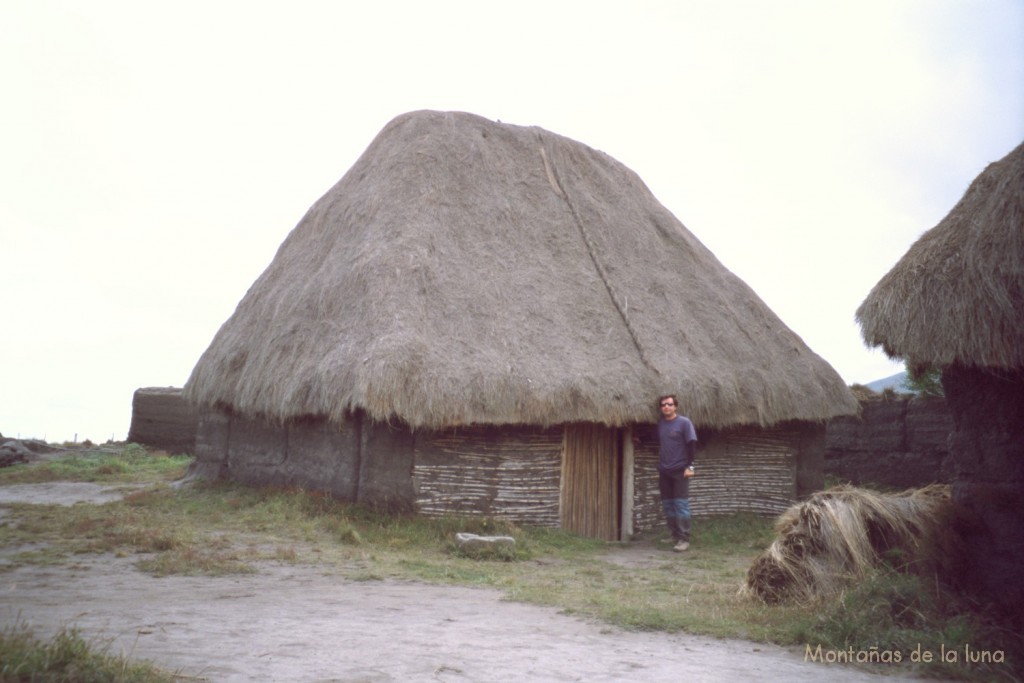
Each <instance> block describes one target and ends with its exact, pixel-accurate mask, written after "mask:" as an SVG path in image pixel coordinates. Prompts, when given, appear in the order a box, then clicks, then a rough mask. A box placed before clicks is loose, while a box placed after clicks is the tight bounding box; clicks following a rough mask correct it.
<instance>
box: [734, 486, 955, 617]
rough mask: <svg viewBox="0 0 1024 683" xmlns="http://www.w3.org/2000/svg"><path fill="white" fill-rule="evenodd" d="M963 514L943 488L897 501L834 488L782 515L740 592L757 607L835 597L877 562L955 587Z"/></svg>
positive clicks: (899, 497)
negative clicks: (756, 601)
mask: <svg viewBox="0 0 1024 683" xmlns="http://www.w3.org/2000/svg"><path fill="white" fill-rule="evenodd" d="M962 514H963V513H962V512H961V511H960V510H959V508H958V507H957V506H956V505H955V503H953V500H952V495H951V491H950V487H949V486H946V485H939V484H933V485H931V486H928V487H925V488H921V489H909V490H907V491H904V492H902V493H898V494H884V493H877V492H874V491H869V490H866V489H859V488H854V487H845V486H844V487H836V488H832V489H829V490H827V491H822V492H820V493H817V494H815V495H813V496H812V497H811V498H809V499H808V500H807V501H805V502H803V503H800V504H797V505H794V506H793V507H791V508H789V509H788V510H787V511H786V512H784V513H783V514H782V515H781V516H780V517H779V520H778V523H777V524H776V530H777V532H778V537H777V538H776V539H775V541H774V542H773V543H772V544H771V546H770V547H769V548H768V549H767V550H766V551H765V552H764V553H762V554H761V555H760V556H759V557H758V558H757V559H755V560H754V563H753V564H752V565H751V567H750V569H749V570H748V572H747V584H746V590H747V592H749V593H751V594H753V595H755V596H757V597H759V598H760V599H762V600H764V601H765V602H770V603H775V602H783V601H814V600H818V599H822V598H827V597H830V596H833V595H836V594H838V593H839V592H840V591H841V590H842V589H843V588H844V587H845V586H847V585H848V584H849V583H850V582H851V581H854V580H856V579H857V578H859V577H862V576H863V575H864V573H865V572H866V571H867V570H869V569H871V568H873V567H877V566H879V565H880V564H881V563H882V562H883V561H886V562H888V563H890V564H893V565H894V566H896V567H897V568H899V569H901V570H904V571H910V572H916V573H922V574H931V573H938V574H939V575H941V576H942V577H943V578H945V579H947V580H950V581H953V582H955V580H956V578H957V577H958V575H959V574H960V571H961V570H960V566H961V565H962V561H963V551H962V549H961V540H960V535H961V529H962V528H963V524H964V518H962V517H961V515H962Z"/></svg>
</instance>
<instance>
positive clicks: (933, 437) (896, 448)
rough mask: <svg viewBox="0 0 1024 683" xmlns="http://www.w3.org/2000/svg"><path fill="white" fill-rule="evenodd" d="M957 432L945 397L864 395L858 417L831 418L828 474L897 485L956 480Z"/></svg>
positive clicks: (860, 482)
mask: <svg viewBox="0 0 1024 683" xmlns="http://www.w3.org/2000/svg"><path fill="white" fill-rule="evenodd" d="M952 432H953V418H952V415H951V414H950V411H949V407H948V406H947V404H946V400H945V399H944V398H917V397H910V396H907V397H903V396H900V397H898V398H891V397H889V398H887V397H883V396H881V395H880V396H878V397H877V398H875V397H872V398H869V399H863V400H861V415H860V416H859V417H856V416H844V417H839V418H835V419H833V420H830V421H829V422H828V425H827V427H826V430H825V474H826V476H831V477H835V478H837V479H840V480H842V481H844V482H849V483H851V484H854V485H868V484H870V485H881V486H890V487H895V488H911V487H916V486H925V485H927V484H931V483H936V482H938V483H951V482H952V481H953V476H954V471H953V464H952V459H951V458H950V455H949V437H950V434H951V433H952Z"/></svg>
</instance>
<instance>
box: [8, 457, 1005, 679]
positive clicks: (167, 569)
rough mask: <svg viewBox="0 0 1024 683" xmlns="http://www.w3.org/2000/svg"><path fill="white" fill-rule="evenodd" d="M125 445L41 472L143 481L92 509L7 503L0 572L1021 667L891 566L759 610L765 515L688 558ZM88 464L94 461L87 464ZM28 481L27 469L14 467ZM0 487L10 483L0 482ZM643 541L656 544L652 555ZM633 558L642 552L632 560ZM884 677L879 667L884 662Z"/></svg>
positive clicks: (980, 674)
mask: <svg viewBox="0 0 1024 683" xmlns="http://www.w3.org/2000/svg"><path fill="white" fill-rule="evenodd" d="M125 450H126V451H128V452H127V453H126V454H125V457H123V458H122V459H121V461H120V462H121V464H120V465H119V466H114V465H111V463H110V462H109V461H107V460H105V459H103V458H100V457H96V458H94V459H90V458H91V456H90V458H86V457H84V456H76V457H78V459H79V462H77V463H75V464H73V465H69V466H65V467H61V468H57V469H54V468H50V469H48V472H49V474H47V475H45V476H47V477H49V476H53V474H54V473H55V472H59V473H63V474H62V475H61V476H64V475H68V474H69V473H74V476H76V477H82V476H96V477H101V478H102V477H106V478H108V479H101V480H105V481H111V480H114V479H117V478H121V477H123V478H124V479H117V480H120V481H134V482H137V483H149V484H151V486H149V487H147V488H144V489H142V490H140V491H137V492H134V493H131V494H129V495H127V496H126V497H125V498H124V499H123V500H121V501H119V502H113V503H107V504H105V505H100V506H97V505H75V506H70V507H62V506H39V505H11V506H8V511H9V515H8V516H7V517H6V519H5V520H4V523H0V547H4V546H6V547H10V548H17V547H23V548H24V550H23V551H21V552H18V553H12V554H9V555H8V556H7V557H6V558H0V559H2V560H3V561H0V569H2V568H4V566H5V565H4V563H3V562H6V563H7V565H6V566H15V565H24V564H30V563H38V564H45V563H54V562H60V561H64V562H75V561H78V560H77V559H76V558H80V557H81V556H82V555H84V554H103V553H112V554H114V555H118V556H121V557H131V558H133V559H134V560H135V562H136V565H137V566H138V567H139V569H140V570H142V571H146V572H149V573H152V574H154V575H169V574H189V575H194V574H202V575H223V574H244V573H247V572H252V571H258V568H259V563H261V562H287V563H306V564H316V565H318V566H322V567H323V568H324V569H325V570H329V571H331V572H332V573H333V574H337V575H338V576H341V577H345V578H347V579H349V580H353V581H380V580H388V579H401V580H420V581H426V582H431V583H437V584H457V585H466V586H483V587H488V588H493V589H497V590H500V591H501V592H502V593H503V594H504V595H505V596H507V598H508V599H510V600H518V601H524V602H530V603H534V604H540V605H549V606H553V607H556V608H558V609H561V610H562V611H564V612H566V613H568V614H576V615H580V616H584V617H587V618H593V619H598V620H601V621H604V622H606V623H609V624H614V625H618V626H621V627H624V628H628V629H635V630H655V631H686V632H690V633H697V634H704V635H709V636H714V637H728V638H746V639H750V640H754V641H760V642H773V643H779V644H783V645H796V646H798V647H801V648H803V647H805V646H811V647H817V646H819V645H820V646H821V647H822V648H823V649H826V650H832V651H840V650H844V651H848V650H850V649H851V648H852V649H853V650H858V651H868V650H870V648H873V647H874V648H880V649H891V650H896V649H898V650H900V651H901V653H902V656H903V663H902V664H901V666H903V667H904V668H905V667H906V666H907V665H908V660H909V656H910V653H911V652H912V650H913V648H914V647H917V646H918V645H920V647H921V648H923V649H925V650H929V649H930V650H933V651H935V652H938V651H939V648H941V647H946V648H947V649H948V648H949V647H955V648H959V650H960V652H961V655H960V656H961V660H960V661H959V662H957V663H952V664H951V663H942V662H933V665H932V666H930V667H927V668H926V669H925V670H924V671H925V673H926V674H927V675H932V676H943V677H952V678H958V679H968V680H970V679H974V680H1001V679H1000V678H999V677H1000V676H1003V677H1004V679H1005V680H1014V679H1013V678H1012V675H1013V674H1012V672H1014V671H1019V668H1018V667H1019V665H1016V664H1011V663H1010V661H1009V660H1010V658H1011V657H1013V658H1016V659H1014V662H1019V657H1020V654H1019V653H1020V646H1019V636H1013V635H1007V632H1005V630H1001V629H1000V627H999V626H998V625H996V624H989V623H987V622H986V621H985V620H984V618H983V617H981V616H979V615H978V613H977V612H976V611H975V610H973V606H971V605H968V604H965V603H963V602H962V601H959V600H957V599H955V596H950V595H948V594H946V593H944V592H942V591H941V590H940V589H938V588H937V587H936V586H934V585H928V584H927V582H923V581H921V580H920V579H916V578H913V577H908V576H906V575H903V574H899V573H896V572H892V571H880V572H878V573H875V574H871V575H869V576H868V577H867V578H866V579H865V580H864V581H861V582H859V583H858V584H856V585H855V586H854V587H853V588H851V589H850V590H848V591H846V592H845V593H844V594H843V595H842V596H841V597H840V598H839V599H837V600H834V601H830V602H826V603H818V604H802V605H766V604H763V603H761V602H759V601H757V600H753V599H750V598H749V597H746V596H744V595H741V592H740V588H741V586H742V585H743V583H744V582H745V580H746V574H747V570H748V569H749V567H750V565H751V563H752V561H753V559H754V558H755V557H756V556H757V555H758V554H759V553H761V552H762V551H763V550H764V549H765V548H767V547H768V546H769V545H770V543H771V542H772V540H774V530H773V522H774V520H772V519H768V518H764V517H758V516H755V515H733V516H728V517H719V518H710V519H698V520H696V521H695V525H694V535H693V539H692V540H693V545H692V547H691V549H690V551H688V552H686V553H673V552H671V551H670V550H669V548H670V546H668V545H657V544H656V543H655V542H656V541H657V540H659V539H658V538H656V537H648V538H642V539H639V540H637V541H635V542H630V543H622V544H609V543H605V542H603V541H597V540H593V539H585V538H581V537H579V536H576V535H573V534H570V533H566V532H563V531H561V530H558V529H539V528H526V527H519V526H517V525H515V524H511V523H508V522H505V521H502V520H495V519H481V518H460V517H443V518H426V517H419V516H415V515H393V514H384V513H381V512H378V511H376V510H373V509H370V508H367V507H363V506H359V505H350V504H345V503H341V502H339V501H336V500H334V499H333V498H330V497H329V496H326V495H323V494H318V493H311V492H307V491H302V490H298V489H285V488H265V489H255V488H249V487H243V486H239V485H234V484H230V483H210V482H193V483H191V484H189V485H188V486H185V487H181V488H172V487H170V486H168V485H167V480H168V478H170V477H171V475H172V474H175V473H176V474H177V476H181V474H182V473H183V472H184V471H185V467H186V465H187V461H185V460H182V459H181V458H177V457H174V456H167V455H165V454H159V453H154V454H147V453H144V452H141V453H140V452H139V451H138V450H137V449H135V448H133V447H131V446H128V447H126V449H125ZM104 457H109V454H106V455H105V456H104ZM87 462H90V463H92V464H90V465H89V466H88V467H86V466H85V465H86V463H87ZM54 464H55V463H48V465H54ZM17 467H24V468H26V469H28V468H31V467H32V466H31V465H29V466H17ZM90 468H91V469H90ZM101 470H102V472H101ZM87 471H91V472H92V474H86V473H85V472H87ZM2 474H6V473H0V475H2ZM31 476H37V475H29V474H20V475H18V477H25V478H28V477H31ZM15 479H16V480H17V481H18V482H19V483H20V482H22V481H26V480H30V479H19V478H15ZM44 480H46V479H44ZM3 483H12V482H11V480H10V479H8V478H7V477H4V476H0V485H2V484H3ZM460 532H465V533H473V534H478V535H500V536H511V537H513V538H514V539H515V541H516V544H515V552H514V555H511V556H508V557H499V558H477V557H470V556H466V555H465V554H464V553H459V552H457V550H456V549H455V540H454V539H455V534H457V533H460ZM652 544H654V545H655V547H659V548H663V550H661V551H658V552H653V553H652V552H651V551H650V548H651V547H652ZM637 555H641V556H642V557H643V558H644V561H643V562H642V563H640V564H637V563H636V556H637ZM624 556H625V558H626V560H625V561H624V560H623V557H624ZM630 558H632V559H630ZM965 644H969V645H970V647H972V648H975V649H977V650H981V649H986V648H987V649H988V650H990V651H992V650H996V649H1001V650H1002V651H1004V653H1005V657H1006V659H1007V661H1006V663H1003V664H997V663H991V664H988V665H974V664H971V663H968V662H964V661H963V656H964V655H963V648H964V645H965ZM1011 653H1013V654H1011ZM883 670H884V671H889V672H891V671H892V665H889V666H887V667H886V668H885V669H883Z"/></svg>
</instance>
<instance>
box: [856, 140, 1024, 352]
mask: <svg viewBox="0 0 1024 683" xmlns="http://www.w3.org/2000/svg"><path fill="white" fill-rule="evenodd" d="M857 320H858V322H860V325H861V330H862V334H863V336H864V340H865V341H866V342H867V343H868V344H870V345H872V346H879V345H880V346H882V348H883V349H884V350H885V352H886V353H887V354H888V355H889V356H892V357H896V358H903V359H906V360H907V361H909V362H910V363H911V365H914V366H928V365H933V366H938V367H945V366H949V365H954V364H957V365H965V366H971V365H974V366H980V367H990V368H1001V369H1013V368H1022V367H1024V144H1021V145H1020V146H1019V147H1017V148H1016V149H1015V150H1013V151H1012V152H1010V153H1009V154H1008V155H1006V156H1005V157H1004V158H1003V159H1001V160H1000V161H997V162H995V163H992V164H989V166H988V167H987V168H986V169H985V170H984V171H983V172H982V173H981V175H979V176H978V177H977V178H976V179H975V180H974V182H973V183H971V186H970V187H969V188H968V189H967V192H966V193H965V194H964V196H963V198H962V199H961V200H960V202H959V203H958V204H957V205H956V206H955V207H953V210H952V211H950V212H949V215H947V216H946V217H945V218H943V219H942V221H941V222H940V223H939V224H938V225H936V226H935V227H934V228H932V229H931V230H929V231H928V232H926V233H925V234H924V235H922V236H921V238H920V239H918V241H917V242H915V243H914V244H913V246H911V247H910V250H909V251H907V253H906V254H905V255H904V256H903V258H902V259H900V261H899V262H898V263H897V264H896V265H895V266H894V267H893V268H892V270H890V271H889V272H888V274H886V275H885V277H883V278H882V279H881V280H879V282H878V284H877V285H875V287H874V289H872V290H871V293H870V294H869V295H868V297H867V299H865V300H864V303H862V304H861V305H860V307H859V308H858V309H857Z"/></svg>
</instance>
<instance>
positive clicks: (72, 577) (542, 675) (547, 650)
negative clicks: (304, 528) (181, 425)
mask: <svg viewBox="0 0 1024 683" xmlns="http://www.w3.org/2000/svg"><path fill="white" fill-rule="evenodd" d="M51 486H52V485H51ZM15 488H23V487H0V506H2V505H3V503H4V502H5V500H6V501H10V500H12V496H13V495H14V493H15V492H14V491H12V490H11V489H15ZM56 488H57V489H59V488H60V487H56ZM99 488H101V487H97V489H99ZM79 492H80V493H81V492H82V489H80V491H79ZM18 493H19V495H28V489H23V490H22V491H20V492H18ZM38 493H39V492H38V491H35V492H34V494H38ZM57 493H58V492H57V491H56V489H51V494H52V495H57ZM64 493H68V492H67V491H65V492H64ZM65 500H66V498H65ZM0 523H2V519H0ZM11 550H13V549H7V551H8V552H10V551H11ZM0 552H3V549H0ZM131 562H132V560H131V559H119V558H114V557H100V558H96V557H90V558H88V559H85V560H82V561H79V562H78V563H77V564H75V565H73V566H59V567H41V566H27V567H19V568H17V569H14V570H11V571H7V572H4V573H2V574H0V620H2V623H4V624H7V625H10V624H13V623H15V622H16V621H18V620H20V621H21V622H23V623H28V624H30V625H33V626H35V627H36V628H37V633H39V635H41V636H46V635H49V634H52V633H54V632H56V630H58V629H59V628H61V627H63V626H76V627H77V628H79V629H80V631H81V633H82V635H83V636H85V637H86V638H87V639H89V640H90V641H92V642H100V643H109V645H110V652H112V653H114V654H127V655H130V656H131V657H135V658H143V659H149V660H151V661H153V662H155V663H157V664H158V665H159V666H161V667H164V668H166V669H169V670H172V671H178V672H180V673H182V674H185V675H187V676H189V677H194V678H198V679H200V680H209V681H218V682H221V681H223V682H234V681H238V682H242V681H246V682H249V681H274V682H283V681H303V682H308V681H349V682H355V681H363V682H374V683H376V682H383V681H509V680H520V681H588V682H589V681H645V682H649V681H680V680H689V681H706V682H715V681H747V680H758V681H778V682H780V683H781V682H782V681H786V682H789V681H821V680H829V681H830V682H832V683H845V682H855V681H875V682H876V683H877V682H878V681H886V680H893V679H890V678H881V677H879V676H877V675H873V674H871V673H867V672H864V671H860V670H856V669H852V668H849V667H845V666H839V665H827V664H822V663H814V662H805V661H804V655H803V652H801V651H797V650H795V649H792V650H788V649H784V648H778V647H773V646H767V645H758V644H753V643H748V642H743V641H732V640H712V639H707V638H701V637H696V636H689V635H682V634H667V633H637V632H630V631H623V630H621V629H617V628H614V627H609V626H607V625H603V624H599V623H595V622H590V621H585V620H581V619H577V618H573V617H568V616H565V615H562V614H560V613H559V612H558V611H557V610H556V609H553V608H545V607H537V606H532V605H525V604H520V603H515V602H507V601H503V600H502V598H501V594H500V593H499V592H497V591H493V590H487V589H475V588H464V587H444V586H432V585H426V584H420V583H412V582H408V583H406V582H393V581H367V582H354V581H351V580H347V579H344V578H342V577H339V576H333V575H330V574H325V573H324V570H323V569H322V568H316V567H309V566H301V565H300V566H296V565H276V564H264V565H261V566H260V571H259V573H257V574H255V575H247V576H231V577H220V578H211V577H165V578H154V577H151V576H149V575H146V574H142V573H140V572H138V571H136V570H135V569H134V568H133V567H132V564H131ZM901 680H910V679H901Z"/></svg>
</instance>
